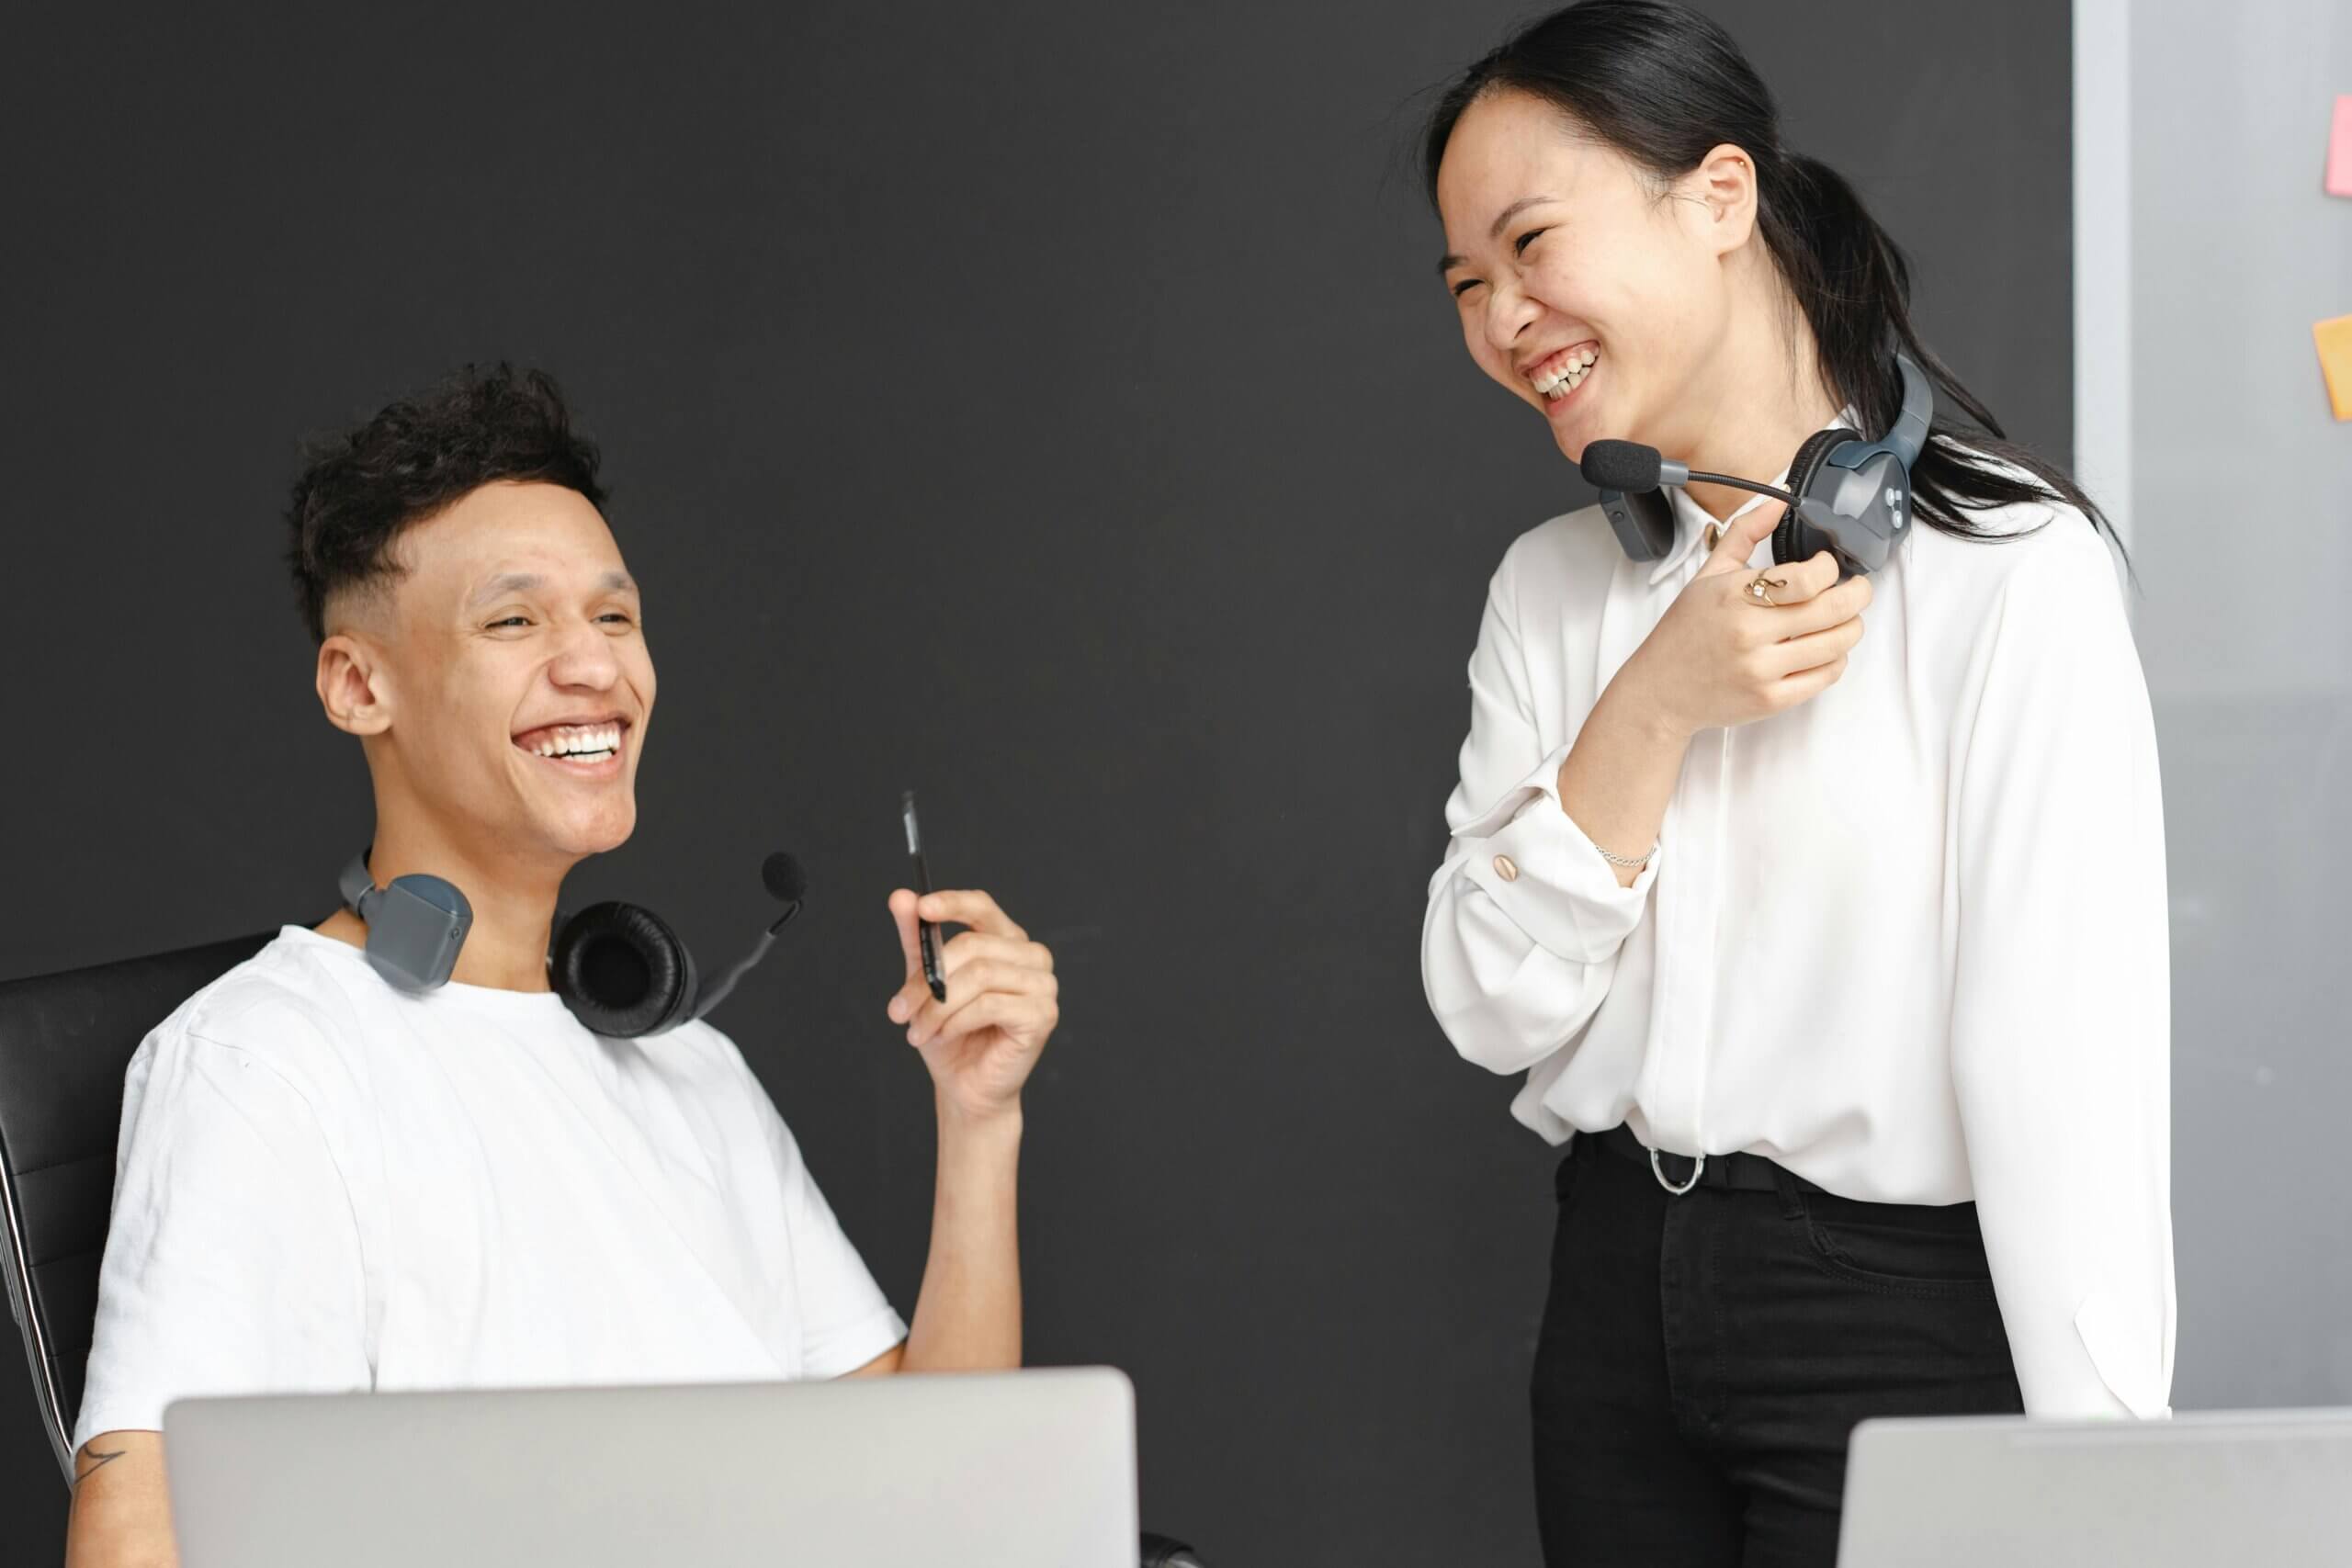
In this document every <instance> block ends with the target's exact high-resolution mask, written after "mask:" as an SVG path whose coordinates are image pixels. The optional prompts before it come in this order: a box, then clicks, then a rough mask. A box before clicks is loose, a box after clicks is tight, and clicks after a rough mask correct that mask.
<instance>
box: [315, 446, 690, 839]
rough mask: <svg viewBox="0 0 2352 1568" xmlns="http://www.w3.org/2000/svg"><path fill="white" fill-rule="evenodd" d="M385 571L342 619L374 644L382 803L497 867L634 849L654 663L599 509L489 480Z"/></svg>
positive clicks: (398, 547) (428, 524) (413, 537)
mask: <svg viewBox="0 0 2352 1568" xmlns="http://www.w3.org/2000/svg"><path fill="white" fill-rule="evenodd" d="M391 560H392V563H393V565H394V566H395V568H396V570H395V573H394V574H393V575H392V576H391V577H390V578H389V579H387V580H385V581H382V582H381V583H380V585H379V586H375V587H372V588H370V589H368V590H364V591H361V592H355V593H352V594H351V595H349V597H348V602H347V603H346V604H343V605H340V606H338V608H339V609H340V610H341V611H342V618H343V619H345V621H346V622H347V624H348V629H349V630H350V631H351V632H352V633H354V634H355V635H357V636H363V637H367V638H368V641H369V642H370V643H371V644H373V645H374V648H375V652H376V665H377V669H378V671H379V678H378V680H377V682H375V685H376V695H377V697H378V699H379V702H381V703H382V704H383V705H384V713H385V716H387V717H388V718H389V720H390V722H389V723H387V724H385V725H384V726H383V728H381V729H380V730H379V732H377V733H374V734H370V735H368V738H367V741H366V744H367V748H368V763H369V766H370V768H371V769H372V770H373V771H374V773H375V775H376V788H377V795H378V800H379V808H383V809H389V808H391V807H394V805H395V804H396V801H397V803H398V804H400V805H404V806H405V807H408V808H410V809H412V810H414V811H416V812H418V813H419V814H421V815H422V816H424V818H428V819H430V820H431V821H433V822H434V823H435V828H436V829H437V832H438V833H439V834H440V835H442V836H445V837H447V838H448V839H451V840H457V841H458V842H461V843H464V844H466V845H467V846H468V847H469V849H470V850H472V851H473V852H476V853H479V854H481V855H482V856H484V857H486V858H491V859H515V858H519V859H526V860H532V861H547V860H560V861H562V862H565V863H570V862H573V861H577V860H579V859H581V858H582V857H584V856H586V855H590V854H594V853H597V852H602V851H605V850H610V849H613V848H615V847H616V846H617V845H619V844H621V843H622V842H624V841H625V840H627V839H628V836H629V833H630V831H631V829H634V828H635V826H636V823H637V789H636V784H637V764H638V759H639V757H640V756H641V755H642V754H643V751H644V748H645V736H646V730H647V728H648V725H649V721H650V719H651V717H652V714H653V694H654V678H653V659H652V655H651V654H650V652H649V651H648V650H647V648H646V643H645V629H644V626H643V624H642V606H641V604H640V602H639V592H638V589H637V585H636V584H635V583H634V582H633V581H631V580H630V578H629V575H628V569H627V568H626V567H624V566H623V564H622V562H621V556H620V549H619V547H618V546H616V544H615V543H614V541H613V535H612V530H611V529H610V528H608V527H607V526H605V519H604V516H603V514H602V513H599V512H598V511H597V510H596V508H595V506H594V504H593V503H592V502H590V501H589V500H588V498H587V497H585V496H583V495H582V494H581V493H580V492H579V491H574V490H570V489H567V488H565V487H564V486H561V485H556V484H546V483H537V482H515V481H500V482H497V483H493V484H486V485H483V486H482V487H481V488H480V489H479V490H476V491H471V492H470V493H469V494H467V495H466V496H464V497H463V498H461V499H460V500H459V501H458V502H456V503H455V504H454V505H451V506H450V507H448V508H447V510H445V511H443V512H441V513H438V514H436V515H435V516H434V517H432V518H429V519H428V520H426V521H424V522H423V523H419V524H417V525H413V527H411V528H409V529H407V530H406V531H405V532H403V533H402V534H401V536H400V537H399V539H398V540H397V541H396V542H395V543H394V545H393V547H392V550H391ZM403 796H404V797H405V798H404V799H401V798H400V797H403Z"/></svg>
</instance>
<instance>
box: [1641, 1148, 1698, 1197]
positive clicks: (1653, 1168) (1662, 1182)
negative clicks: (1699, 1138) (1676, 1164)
mask: <svg viewBox="0 0 2352 1568" xmlns="http://www.w3.org/2000/svg"><path fill="white" fill-rule="evenodd" d="M1691 1158H1692V1159H1693V1160H1695V1161H1696V1162H1697V1163H1696V1164H1694V1165H1692V1166H1691V1179H1690V1180H1688V1181H1686V1182H1684V1183H1683V1184H1682V1185H1681V1186H1679V1187H1677V1186H1676V1185H1675V1184H1674V1183H1673V1182H1671V1181H1668V1179H1666V1172H1665V1171H1663V1170H1661V1169H1659V1168H1658V1163H1657V1150H1656V1149H1652V1150H1651V1151H1650V1174H1651V1175H1652V1176H1655V1177H1657V1184H1658V1185H1659V1186H1660V1187H1663V1188H1665V1189H1666V1190H1668V1192H1671V1193H1673V1194H1674V1195H1675V1196H1676V1197H1677V1198H1679V1197H1681V1196H1682V1195H1683V1194H1684V1193H1685V1192H1688V1191H1690V1190H1691V1189H1692V1188H1693V1187H1696V1186H1698V1185H1699V1176H1700V1173H1701V1172H1702V1171H1704V1170H1705V1169H1706V1168H1707V1156H1705V1155H1693V1156H1691Z"/></svg>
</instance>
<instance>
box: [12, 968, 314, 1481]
mask: <svg viewBox="0 0 2352 1568" xmlns="http://www.w3.org/2000/svg"><path fill="white" fill-rule="evenodd" d="M276 935H277V931H264V932H260V933H258V934H256V935H254V936H245V937H239V938H237V939H236V940H235V941H233V942H212V943H210V944H209V945H207V946H204V947H190V948H183V949H181V950H180V951H179V952H177V953H157V954H155V955H153V957H148V958H131V959H126V960H124V961H123V962H121V963H119V964H94V965H92V966H91V967H90V968H87V969H74V970H68V971H66V972H65V973H63V974H59V975H42V976H35V977H34V978H32V979H29V980H11V981H7V982H6V983H5V984H0V1211H5V1212H6V1213H5V1220H0V1224H5V1226H6V1234H5V1235H0V1274H6V1276H7V1286H8V1310H9V1312H10V1314H13V1315H14V1316H15V1318H16V1320H17V1328H18V1330H19V1331H20V1332H21V1333H22V1334H23V1336H24V1341H25V1356H26V1359H28V1361H29V1362H30V1364H31V1367H32V1376H33V1393H34V1397H35V1398H37V1399H39V1400H40V1404H41V1416H42V1418H43V1420H44V1421H45V1422H46V1423H47V1424H48V1427H49V1440H50V1442H51V1444H52V1445H53V1446H54V1447H55V1448H56V1450H57V1462H58V1464H59V1466H60V1467H61V1468H62V1470H63V1471H64V1472H65V1474H66V1476H67V1478H68V1479H69V1480H70V1479H71V1478H72V1476H73V1473H74V1453H73V1440H74V1416H76V1415H77V1414H78V1413H79V1412H80V1410H81V1408H82V1386H83V1385H82V1378H83V1372H84V1371H85V1365H86V1363H87V1361H88V1359H89V1354H90V1330H91V1325H93V1323H94V1322H95V1321H96V1317H97V1312H98V1263H99V1259H100V1258H101V1257H102V1256H103V1255H104V1253H105V1251H106V1243H107V1219H108V1216H109V1213H110V1211H111V1210H112V1208H113V1206H114V1156H115V1145H116V1142H117V1139H118V1135H119V1132H120V1127H121V1122H122V1077H123V1072H124V1070H125V1069H126V1068H127V1067H129V1066H130V1057H131V1054H132V1053H133V1052H135V1051H136V1050H138V1048H139V1043H140V1041H141V1040H143V1039H145V1038H146V1036H147V1032H148V1031H149V1030H151V1029H153V1028H154V1027H155V1026H156V1025H157V1024H159V1023H161V1022H163V1021H164V1019H166V1018H168V1017H170V1016H171V1013H172V1010H173V1009H175V1008H176V1007H178V1006H179V1005H180V1003H182V1002H184V1001H186V1000H187V998H189V997H191V996H193V995H195V994H196V993H197V992H198V991H199V990H201V989H203V988H204V987H206V986H208V985H209V984H210V983H211V982H212V981H214V980H216V979H218V978H219V977H220V976H221V975H223V974H224V973H226V972H227V971H229V970H230V969H232V968H234V967H235V966H236V965H238V964H242V963H243V962H244V961H245V960H246V959H248V958H250V957H252V956H253V955H254V953H258V952H259V951H260V950H261V949H262V947H263V945H264V944H265V943H266V942H269V940H270V939H271V938H272V937H275V936H276Z"/></svg>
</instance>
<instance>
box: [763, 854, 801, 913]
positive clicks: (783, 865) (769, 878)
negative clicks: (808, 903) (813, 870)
mask: <svg viewBox="0 0 2352 1568" xmlns="http://www.w3.org/2000/svg"><path fill="white" fill-rule="evenodd" d="M760 880H761V881H763V882H764V883H766V884H767V885H768V891H769V892H770V893H773V894H775V897H776V901H777V902H778V903H780V904H797V903H798V902H799V901H800V899H801V898H802V897H804V896H806V895H807V893H808V891H809V874H808V873H807V872H805V871H803V870H802V869H801V868H800V862H799V860H798V859H797V857H795V856H792V855H788V854H786V853H785V852H783V851H782V850H778V851H776V852H775V853H774V854H772V855H770V856H768V858H767V860H766V862H765V863H763V865H762V866H761V867H760Z"/></svg>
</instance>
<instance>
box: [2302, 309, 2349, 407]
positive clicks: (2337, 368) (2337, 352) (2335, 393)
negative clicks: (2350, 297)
mask: <svg viewBox="0 0 2352 1568" xmlns="http://www.w3.org/2000/svg"><path fill="white" fill-rule="evenodd" d="M2312 342H2314V343H2316V344H2319V368H2320V374H2321V375H2323V376H2324V377H2326V378H2327V400H2328V401H2329V402H2331V403H2334V404H2335V417H2336V418H2338V419H2352V316H2338V317H2336V318H2335V320H2334V321H2318V322H2314V323H2313V324H2312Z"/></svg>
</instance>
